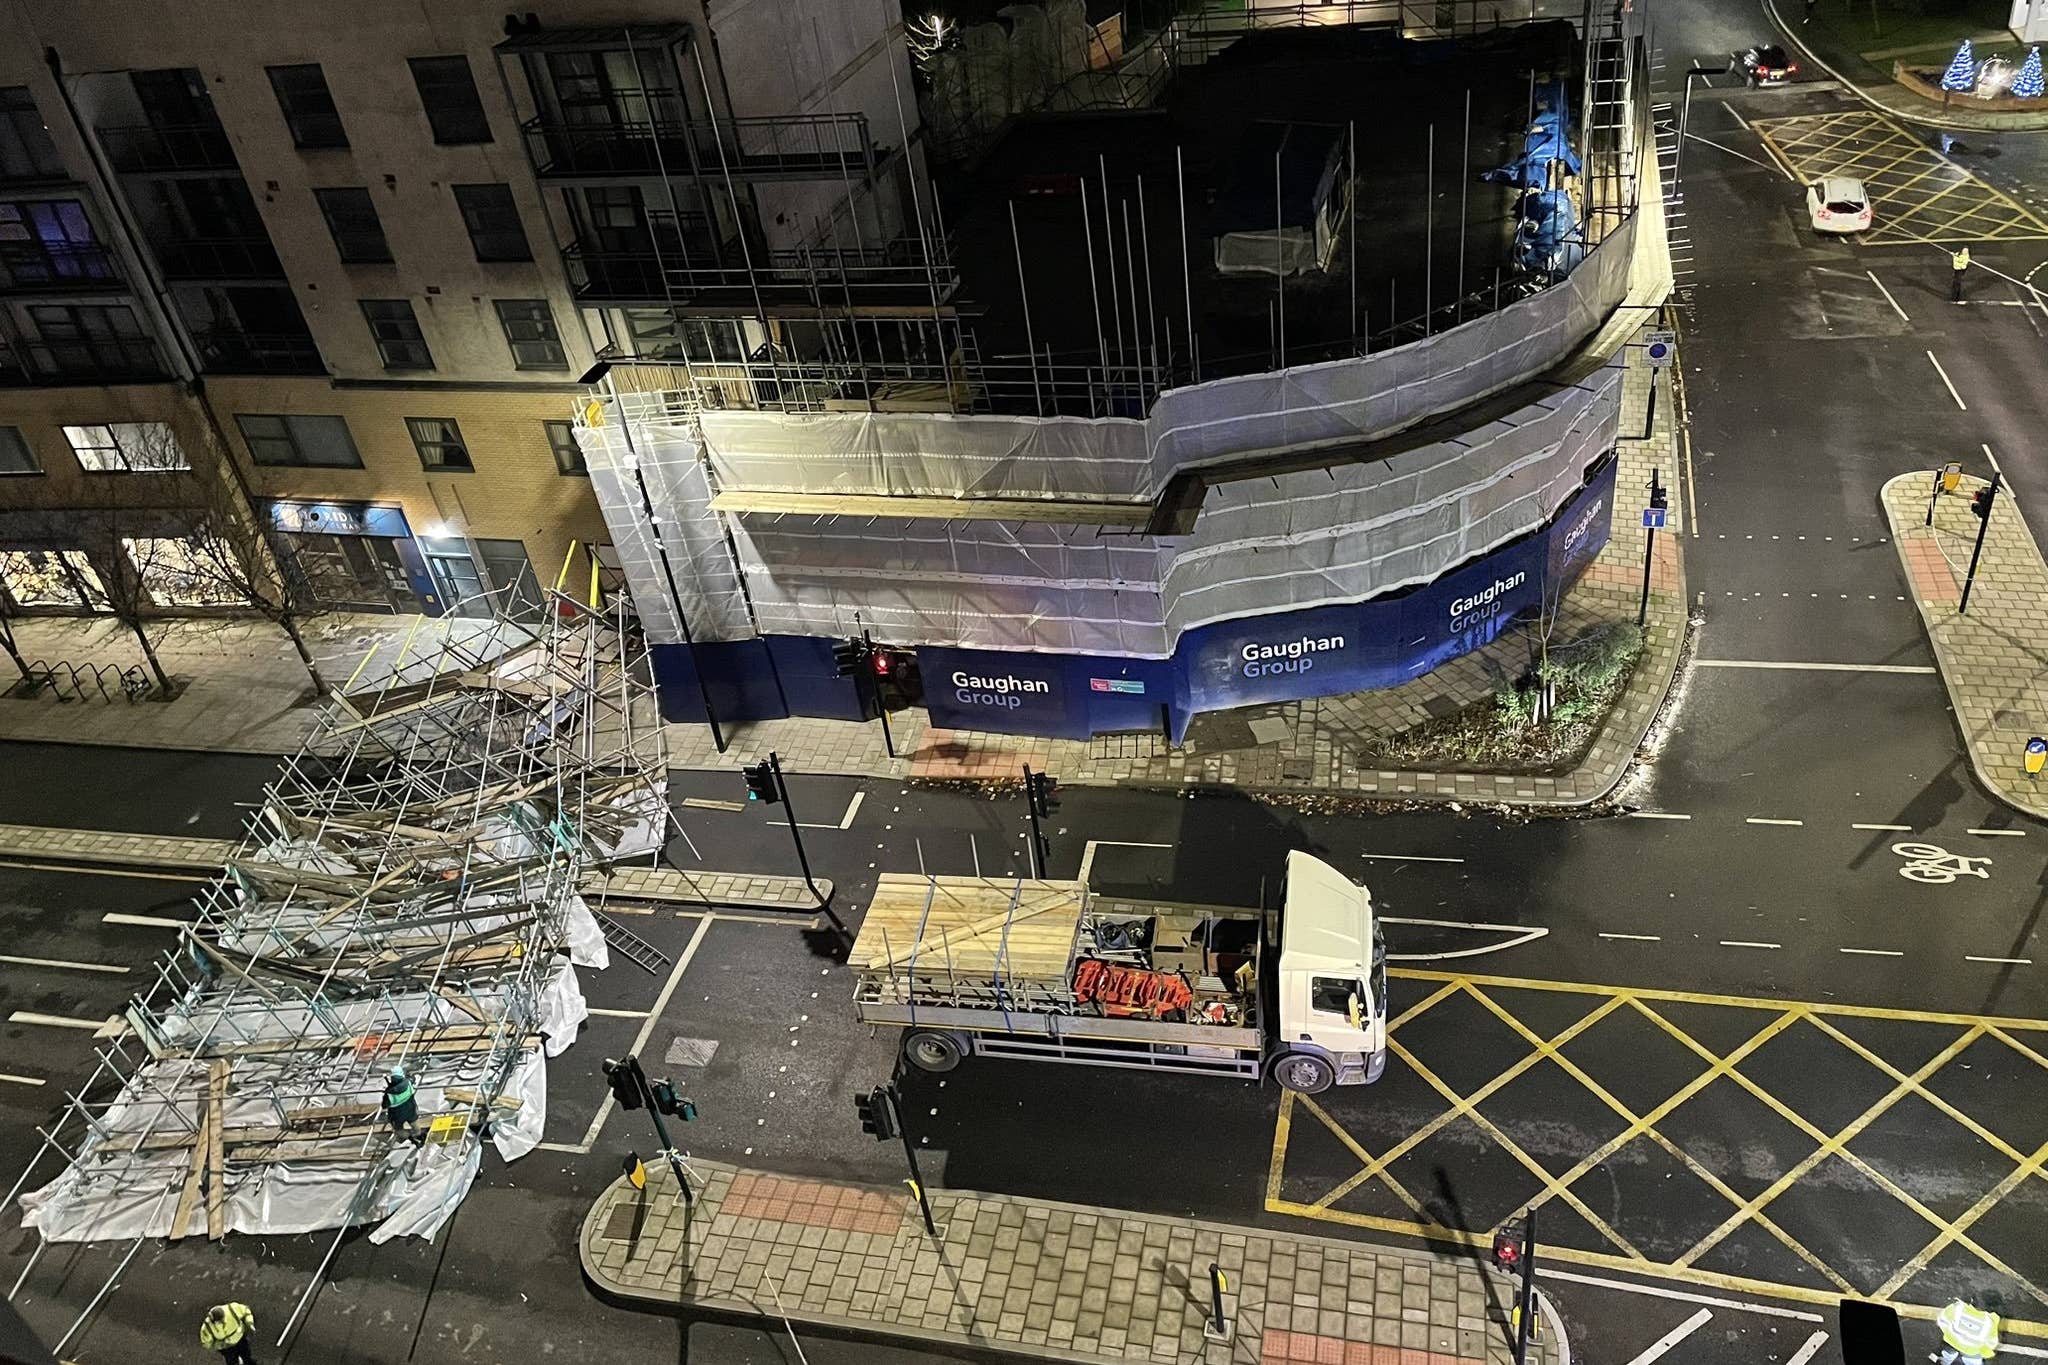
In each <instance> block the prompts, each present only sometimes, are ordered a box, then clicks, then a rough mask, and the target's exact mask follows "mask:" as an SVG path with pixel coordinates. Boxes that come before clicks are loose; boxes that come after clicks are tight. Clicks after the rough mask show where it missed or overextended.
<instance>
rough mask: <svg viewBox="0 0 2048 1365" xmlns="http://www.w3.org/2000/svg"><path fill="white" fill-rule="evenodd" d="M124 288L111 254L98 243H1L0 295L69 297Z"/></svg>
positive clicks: (124, 285) (124, 284)
mask: <svg viewBox="0 0 2048 1365" xmlns="http://www.w3.org/2000/svg"><path fill="white" fill-rule="evenodd" d="M126 288H127V285H126V283H125V282H124V281H123V280H122V279H121V273H120V271H118V270H117V269H115V267H114V258H113V255H112V253H110V252H109V251H108V250H107V249H106V248H105V247H103V246H100V245H99V244H98V243H84V244H76V245H63V246H50V245H46V244H44V243H41V242H0V293H7V294H51V295H56V294H66V295H68V294H87V293H99V292H105V291H109V290H114V291H119V290H123V289H126Z"/></svg>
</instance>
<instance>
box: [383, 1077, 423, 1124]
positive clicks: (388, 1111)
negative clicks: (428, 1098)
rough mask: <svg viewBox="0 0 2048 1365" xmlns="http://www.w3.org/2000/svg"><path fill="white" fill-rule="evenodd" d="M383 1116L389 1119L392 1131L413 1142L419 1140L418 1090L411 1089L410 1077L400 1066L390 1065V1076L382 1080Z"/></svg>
mask: <svg viewBox="0 0 2048 1365" xmlns="http://www.w3.org/2000/svg"><path fill="white" fill-rule="evenodd" d="M384 1117H385V1118H387V1119H389V1120H391V1131H392V1132H393V1133H396V1134H397V1135H398V1136H400V1137H405V1138H411V1139H412V1140H413V1141H414V1142H418V1141H420V1131H419V1128H418V1124H419V1121H420V1104H419V1098H418V1092H417V1091H415V1090H414V1089H413V1084H412V1077H410V1076H408V1075H406V1074H405V1068H404V1067H402V1066H394V1067H392V1068H391V1078H390V1079H389V1080H387V1081H385V1082H384Z"/></svg>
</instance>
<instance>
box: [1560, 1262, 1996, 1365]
mask: <svg viewBox="0 0 2048 1365" xmlns="http://www.w3.org/2000/svg"><path fill="white" fill-rule="evenodd" d="M1536 1276H1537V1278H1538V1279H1544V1280H1563V1281H1565V1282H1566V1283H1567V1284H1590V1285H1594V1286H1596V1287H1598V1288H1601V1289H1618V1290H1620V1291H1621V1292H1622V1293H1624V1294H1644V1295H1647V1296H1649V1297H1650V1298H1653V1299H1671V1300H1674V1301H1675V1302H1678V1303H1703V1304H1706V1305H1707V1306H1708V1307H1710V1308H1727V1309H1731V1310H1733V1311H1735V1312H1738V1313H1762V1314H1763V1315H1764V1316H1765V1317H1772V1318H1791V1319H1792V1320H1793V1321H1795V1322H1826V1321H1827V1319H1826V1318H1824V1317H1822V1316H1821V1315H1820V1314H1818V1313H1808V1312H1805V1311H1804V1310H1802V1309H1798V1308H1780V1307H1779V1306H1778V1305H1777V1304H1774V1303H1744V1302H1743V1301H1742V1300H1740V1299H1721V1298H1716V1297H1714V1296H1713V1295H1712V1294H1694V1293H1690V1292H1688V1291H1687V1290H1683V1289H1666V1288H1664V1287H1663V1286H1661V1285H1653V1284H1634V1283H1632V1282H1630V1281H1628V1280H1610V1279H1607V1278H1606V1277H1604V1276H1601V1275H1587V1274H1584V1273H1582V1272H1580V1271H1577V1270H1557V1269H1553V1268H1552V1267H1550V1266H1547V1265H1538V1266H1537V1267H1536ZM1999 1349H2000V1350H2010V1349H2012V1348H2011V1347H2010V1346H2003V1345H2002V1346H2001V1347H2000V1348H1999Z"/></svg>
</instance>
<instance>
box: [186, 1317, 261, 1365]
mask: <svg viewBox="0 0 2048 1365" xmlns="http://www.w3.org/2000/svg"><path fill="white" fill-rule="evenodd" d="M255 1331H256V1314H255V1313H254V1312H253V1311H251V1310H250V1308H249V1305H248V1304H246V1303H217V1304H215V1305H214V1306H213V1307H211V1308H209V1309H207V1310H206V1316H205V1317H203V1318H201V1319H200V1320H199V1344H200V1345H201V1346H204V1347H205V1348H206V1349H207V1350H209V1351H219V1352H220V1358H221V1359H222V1360H223V1361H225V1362H226V1363H227V1365H256V1357H255V1356H254V1355H252V1354H250V1352H249V1337H250V1336H251V1334H253V1333H254V1332H255Z"/></svg>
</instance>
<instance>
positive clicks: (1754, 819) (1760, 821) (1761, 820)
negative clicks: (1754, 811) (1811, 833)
mask: <svg viewBox="0 0 2048 1365" xmlns="http://www.w3.org/2000/svg"><path fill="white" fill-rule="evenodd" d="M1743 823H1744V824H1746V825H1803V824H1805V823H1806V822H1805V821H1804V820H1772V819H1767V818H1766V817H1764V816H1761V815H1752V816H1750V817H1748V818H1747V819H1746V820H1744V821H1743Z"/></svg>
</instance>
